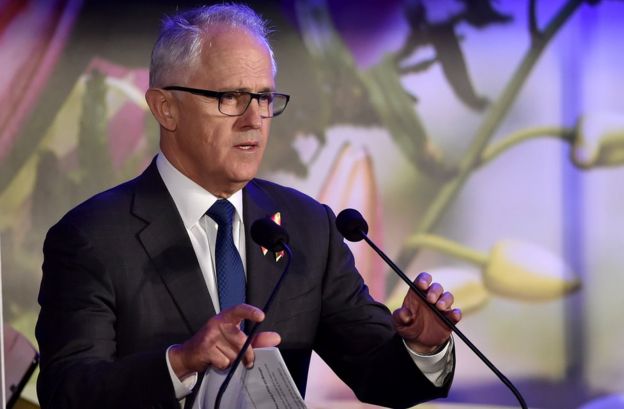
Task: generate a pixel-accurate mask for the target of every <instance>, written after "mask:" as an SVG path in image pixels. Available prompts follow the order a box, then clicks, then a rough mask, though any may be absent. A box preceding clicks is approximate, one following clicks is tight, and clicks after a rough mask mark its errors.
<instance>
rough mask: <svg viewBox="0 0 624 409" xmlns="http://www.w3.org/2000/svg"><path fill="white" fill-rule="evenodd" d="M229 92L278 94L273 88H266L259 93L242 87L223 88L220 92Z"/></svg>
mask: <svg viewBox="0 0 624 409" xmlns="http://www.w3.org/2000/svg"><path fill="white" fill-rule="evenodd" d="M227 91H237V92H253V93H261V92H276V91H275V88H273V87H264V88H261V89H260V90H259V91H253V90H252V89H251V88H248V87H240V88H223V89H221V90H219V92H227Z"/></svg>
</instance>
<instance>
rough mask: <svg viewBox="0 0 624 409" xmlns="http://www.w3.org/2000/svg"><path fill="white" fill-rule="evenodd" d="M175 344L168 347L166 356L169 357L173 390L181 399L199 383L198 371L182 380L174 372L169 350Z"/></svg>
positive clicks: (168, 363) (168, 366) (168, 365)
mask: <svg viewBox="0 0 624 409" xmlns="http://www.w3.org/2000/svg"><path fill="white" fill-rule="evenodd" d="M173 346H174V345H171V346H170V347H169V348H167V352H165V358H166V359H167V369H169V377H170V378H171V383H173V390H174V391H175V396H176V399H178V400H180V399H182V398H184V397H186V396H188V395H190V394H191V392H193V388H194V387H195V384H196V383H197V372H193V374H192V375H189V376H187V377H186V378H184V379H182V380H180V379H178V377H177V376H176V374H175V372H173V368H171V362H169V350H170V349H171V347H173Z"/></svg>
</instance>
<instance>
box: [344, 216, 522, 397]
mask: <svg viewBox="0 0 624 409" xmlns="http://www.w3.org/2000/svg"><path fill="white" fill-rule="evenodd" d="M336 228H338V231H339V232H340V234H342V235H343V236H344V238H345V239H347V240H349V241H354V242H357V241H361V240H364V241H366V242H367V243H368V245H369V246H371V248H372V249H373V250H375V252H377V254H379V256H380V257H381V258H382V259H383V260H384V261H385V262H386V263H387V264H388V265H389V266H390V268H392V270H394V272H395V273H397V274H398V276H399V277H401V279H402V280H403V281H405V283H406V284H407V285H408V286H409V287H410V288H411V289H412V291H414V292H415V293H416V295H418V296H419V297H420V298H421V299H422V300H423V302H424V303H425V305H426V306H427V307H429V309H431V311H433V312H434V313H435V315H436V316H437V317H438V318H440V319H441V320H442V322H444V323H445V324H446V325H447V326H448V327H449V328H450V329H451V330H452V331H453V332H455V334H457V336H458V337H459V338H461V340H462V341H464V343H465V344H466V345H467V346H468V347H469V348H470V349H471V350H472V352H474V353H475V354H476V355H477V356H478V357H479V358H480V359H481V361H482V362H483V363H484V364H485V365H486V366H487V367H488V368H490V370H491V371H492V372H494V374H495V375H496V376H497V377H498V379H500V380H501V381H502V382H503V383H504V384H505V386H507V387H508V388H509V389H510V390H511V392H512V393H513V394H514V396H515V397H516V399H517V400H518V402H519V403H520V406H521V407H522V409H527V404H526V402H525V401H524V398H523V397H522V395H521V394H520V392H519V391H518V390H517V389H516V387H515V386H514V385H513V384H512V383H511V381H510V380H509V379H507V377H506V376H505V375H503V373H502V372H501V371H499V370H498V368H496V366H494V364H493V363H492V362H490V360H489V359H487V357H486V356H485V355H483V353H481V351H479V349H478V348H477V347H476V346H475V345H474V344H473V343H472V342H470V340H469V339H468V337H466V336H465V335H464V334H463V333H462V332H461V331H460V330H459V329H458V328H457V326H455V324H454V323H453V322H452V321H451V320H450V319H449V318H448V317H447V316H446V315H444V314H442V312H441V311H440V310H438V309H437V308H436V307H435V305H433V304H430V303H429V302H428V301H427V297H426V295H425V294H424V293H423V292H422V291H421V290H420V289H419V288H418V287H416V284H414V283H413V282H412V280H410V279H409V278H408V277H407V276H406V275H405V273H403V271H401V269H400V268H399V267H398V266H397V265H396V264H394V262H393V261H392V260H390V258H389V257H388V256H386V254H385V253H384V252H383V251H381V249H379V247H377V245H375V243H373V241H372V240H371V239H369V238H368V236H367V234H368V224H367V223H366V220H364V217H362V215H361V214H360V212H358V211H357V210H355V209H345V210H343V211H342V212H340V213H339V214H338V217H336Z"/></svg>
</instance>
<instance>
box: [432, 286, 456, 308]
mask: <svg viewBox="0 0 624 409" xmlns="http://www.w3.org/2000/svg"><path fill="white" fill-rule="evenodd" d="M454 301H455V297H454V296H453V294H452V293H449V292H448V291H447V292H445V293H443V294H442V295H441V296H440V298H438V301H437V302H436V307H437V308H438V309H439V310H442V311H449V310H450V309H451V306H452V305H453V302H454Z"/></svg>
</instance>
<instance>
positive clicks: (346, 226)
mask: <svg viewBox="0 0 624 409" xmlns="http://www.w3.org/2000/svg"><path fill="white" fill-rule="evenodd" d="M336 227H337V228H338V231H339V232H340V234H342V235H343V236H344V238H345V239H347V240H349V241H360V240H362V239H363V238H364V235H365V234H367V233H368V223H366V220H364V217H362V215H361V214H360V212H358V211H357V210H355V209H344V210H343V211H342V212H340V213H339V214H338V217H336Z"/></svg>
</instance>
